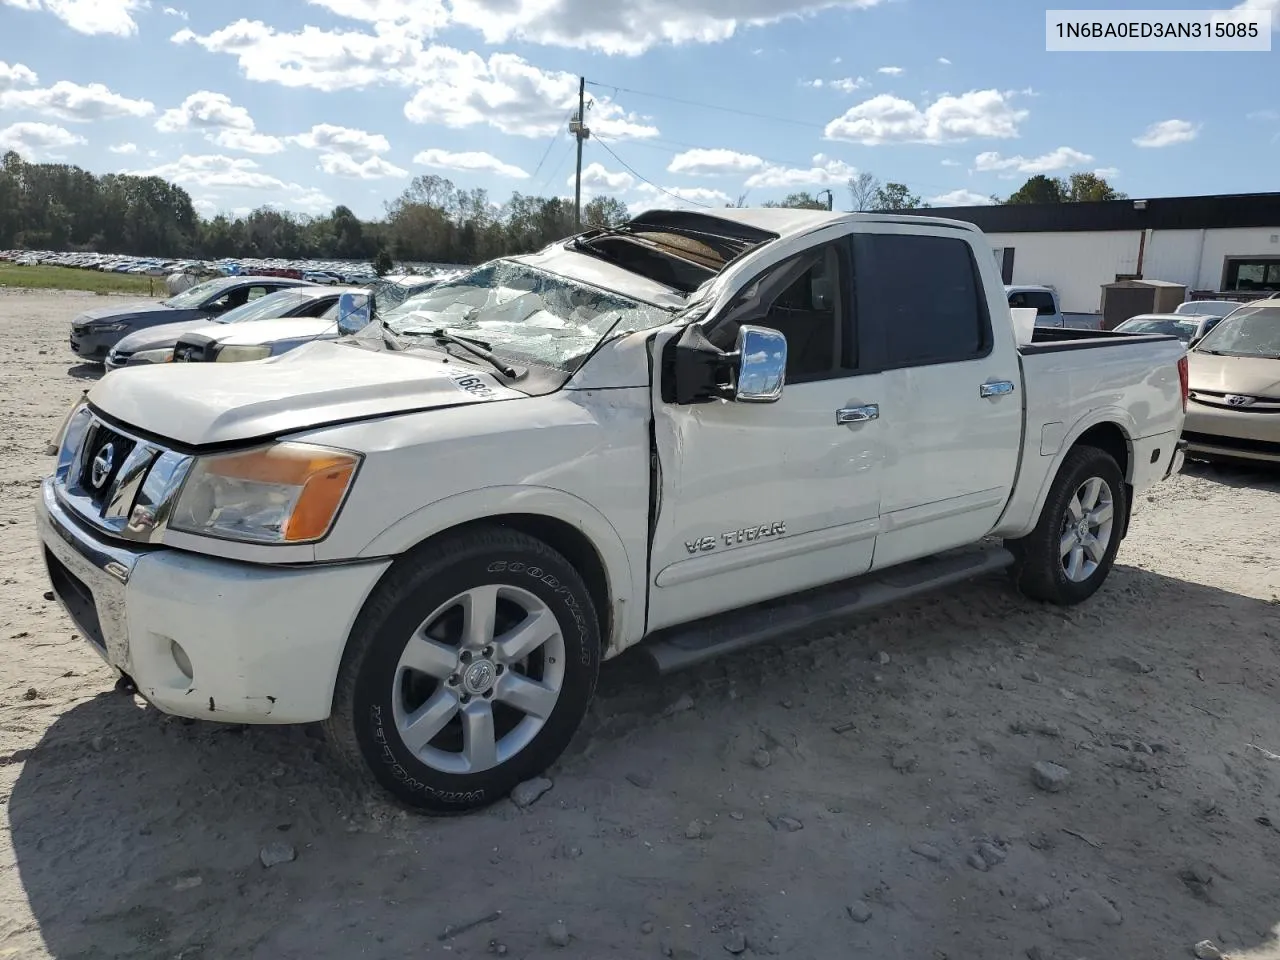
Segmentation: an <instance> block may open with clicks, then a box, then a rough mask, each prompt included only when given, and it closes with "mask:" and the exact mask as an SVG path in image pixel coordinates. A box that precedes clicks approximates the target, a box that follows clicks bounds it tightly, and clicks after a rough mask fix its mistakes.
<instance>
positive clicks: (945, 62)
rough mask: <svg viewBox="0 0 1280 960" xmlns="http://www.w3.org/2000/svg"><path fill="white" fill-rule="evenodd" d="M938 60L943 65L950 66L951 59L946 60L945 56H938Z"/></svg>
mask: <svg viewBox="0 0 1280 960" xmlns="http://www.w3.org/2000/svg"><path fill="white" fill-rule="evenodd" d="M938 62H939V63H940V64H942V65H943V66H944V67H949V66H951V61H950V60H948V59H947V58H946V57H939V58H938Z"/></svg>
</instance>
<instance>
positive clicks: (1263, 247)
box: [1015, 225, 1280, 290]
mask: <svg viewBox="0 0 1280 960" xmlns="http://www.w3.org/2000/svg"><path fill="white" fill-rule="evenodd" d="M1204 234H1205V237H1204V252H1203V254H1202V255H1201V257H1200V282H1199V283H1197V284H1196V289H1198V290H1217V289H1218V285H1219V284H1221V283H1222V261H1223V260H1224V259H1225V258H1226V257H1280V225H1277V226H1274V227H1257V228H1254V229H1247V230H1246V229H1238V230H1206V231H1204ZM1015 256H1016V254H1015Z"/></svg>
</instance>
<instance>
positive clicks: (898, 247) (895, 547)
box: [37, 210, 1187, 812]
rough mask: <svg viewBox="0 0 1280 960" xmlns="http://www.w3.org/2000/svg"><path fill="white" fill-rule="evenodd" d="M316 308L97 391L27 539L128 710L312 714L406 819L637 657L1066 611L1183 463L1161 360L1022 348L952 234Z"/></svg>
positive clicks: (541, 730)
mask: <svg viewBox="0 0 1280 960" xmlns="http://www.w3.org/2000/svg"><path fill="white" fill-rule="evenodd" d="M346 310H347V311H348V316H347V317H346V318H345V319H343V323H344V325H345V328H346V329H347V330H348V331H354V330H355V329H356V327H358V326H359V325H360V324H361V323H364V326H363V327H362V328H361V329H359V332H358V333H354V332H353V335H351V336H346V337H344V338H342V339H340V340H336V341H330V342H321V343H314V344H310V345H308V346H305V347H301V348H299V349H297V350H294V351H292V352H290V353H287V354H285V355H283V356H281V357H276V358H272V359H268V360H262V361H255V362H248V363H237V364H215V363H211V364H178V365H168V364H166V365H163V366H161V365H157V366H156V367H154V368H145V369H139V370H138V371H136V372H131V374H132V375H130V376H109V377H106V378H105V379H103V380H102V381H100V382H99V383H98V384H96V385H95V386H94V387H93V388H92V389H91V390H90V391H89V392H88V394H87V396H86V398H85V399H84V400H83V401H82V402H81V403H79V404H78V405H77V406H76V407H75V408H74V409H73V411H72V412H71V413H70V414H69V415H68V418H67V421H66V423H65V425H64V427H63V429H62V431H61V434H60V441H59V445H58V446H59V452H58V454H57V463H56V468H55V471H54V473H53V475H52V476H51V477H50V478H49V479H47V480H46V481H45V482H44V485H43V489H42V493H41V496H40V498H39V501H38V509H37V515H38V524H39V530H40V536H41V540H42V543H43V551H44V557H45V560H46V562H47V565H48V571H49V576H50V578H51V580H52V583H53V587H54V590H55V592H56V593H57V596H58V597H59V599H60V600H61V602H62V604H63V605H64V606H65V608H66V609H67V611H68V612H69V613H70V615H71V617H72V618H73V619H74V621H75V622H76V624H77V625H78V627H79V629H80V630H81V631H82V632H83V633H84V634H85V636H86V637H87V638H88V640H89V641H90V642H91V643H92V645H93V646H94V647H95V648H96V649H97V651H98V652H99V653H100V654H101V655H102V656H103V657H104V658H105V660H106V661H107V662H108V663H109V664H111V665H112V666H114V667H116V668H117V669H118V670H119V671H120V672H121V673H122V674H123V676H122V677H121V680H120V682H121V683H122V684H124V685H125V686H126V688H127V689H136V690H137V692H139V693H140V694H141V695H142V696H143V697H145V698H146V699H147V700H148V701H150V702H151V703H152V704H154V705H155V706H156V707H157V708H159V709H160V710H162V711H164V712H167V713H172V714H178V715H181V716H186V717H195V718H202V719H207V720H214V721H217V720H222V721H234V722H239V723H295V722H308V721H324V723H325V726H326V729H327V733H328V735H329V737H330V739H331V741H332V743H333V745H334V747H335V748H336V749H335V752H336V754H337V755H338V756H339V757H341V758H343V759H345V760H347V761H349V762H350V764H351V765H352V766H353V768H354V769H356V770H357V771H360V772H361V775H362V776H364V777H367V778H370V779H371V780H372V781H374V782H376V783H378V784H381V785H382V786H383V787H384V788H386V789H387V790H389V791H390V792H391V793H392V794H394V795H395V796H397V797H398V798H399V799H400V800H402V801H403V802H405V803H406V804H408V805H410V806H413V807H416V808H419V809H425V810H429V811H435V812H449V811H460V810H464V809H468V808H472V807H477V806H482V805H485V804H487V803H490V802H492V801H494V800H496V799H498V798H500V797H502V796H504V795H505V794H506V793H507V792H508V791H509V790H510V789H511V788H512V787H514V786H515V785H516V784H518V783H519V782H521V781H523V780H525V779H527V778H529V777H532V776H535V775H537V774H538V773H540V772H541V771H542V770H544V769H545V768H546V767H547V766H548V765H549V764H551V763H552V762H553V761H554V760H555V759H556V758H557V757H558V756H559V755H560V753H561V752H562V751H563V750H564V749H565V747H566V746H567V744H568V743H569V741H570V738H571V737H572V736H573V734H574V731H575V729H576V728H577V727H578V725H579V722H580V721H581V719H582V717H583V714H584V712H585V711H586V709H587V706H588V702H589V701H590V699H591V697H592V693H593V691H594V689H595V686H596V680H597V674H598V671H599V669H600V664H601V661H602V660H606V659H609V658H611V657H615V656H617V655H618V654H620V653H622V652H623V651H624V650H626V649H628V648H629V647H633V646H635V645H637V644H643V645H644V649H647V650H648V651H649V652H650V654H651V655H652V658H653V660H654V661H655V662H656V664H657V666H658V667H659V668H660V669H661V670H664V671H665V670H671V669H675V668H677V667H682V666H686V665H688V664H692V663H696V662H698V661H701V660H704V659H706V658H708V657H711V656H714V655H717V654H720V653H724V652H726V651H730V650H734V649H737V648H740V647H744V646H746V645H748V644H752V643H757V642H760V641H766V640H778V639H783V638H786V637H789V636H794V635H796V634H797V633H800V632H803V631H811V630H814V629H817V628H819V627H821V626H824V625H828V624H830V623H833V622H837V621H839V619H840V618H843V617H847V616H849V615H850V614H853V613H856V612H859V611H862V610H865V609H868V608H870V607H873V606H876V605H878V604H883V603H885V602H888V601H891V600H894V599H897V598H902V597H907V596H911V595H914V594H918V593H920V592H922V591H925V590H929V589H932V588H936V587H942V586H945V585H948V584H955V583H958V582H960V581H962V580H964V579H966V578H970V577H973V576H975V575H978V574H982V573H986V572H991V571H996V570H1000V569H1005V568H1007V569H1008V571H1009V572H1010V573H1011V575H1012V578H1013V581H1014V583H1015V584H1016V585H1017V587H1018V588H1020V589H1021V591H1022V592H1023V593H1024V594H1026V595H1027V596H1028V597H1031V598H1034V599H1036V600H1041V601H1047V602H1050V603H1058V604H1073V603H1078V602H1080V601H1083V600H1085V599H1086V598H1088V597H1089V596H1090V595H1091V594H1093V592H1094V591H1095V590H1097V589H1098V588H1099V587H1100V586H1101V584H1102V582H1103V581H1104V579H1105V578H1106V577H1107V574H1108V572H1109V570H1110V569H1111V566H1112V563H1113V561H1114V559H1115V555H1116V550H1117V549H1118V548H1119V546H1120V541H1121V539H1122V538H1123V537H1124V536H1125V533H1126V529H1127V526H1128V523H1129V517H1130V509H1131V505H1132V504H1133V503H1134V502H1135V500H1136V499H1137V497H1136V494H1138V493H1140V492H1141V491H1142V490H1144V489H1145V488H1147V487H1149V486H1150V485H1151V484H1153V483H1155V482H1157V481H1159V480H1161V479H1162V478H1164V477H1166V476H1168V475H1169V474H1170V473H1171V472H1174V471H1176V470H1178V469H1180V466H1181V460H1182V454H1181V449H1180V441H1179V434H1180V431H1181V429H1182V422H1183V417H1184V412H1185V404H1186V396H1187V380H1186V358H1185V351H1184V349H1183V347H1182V345H1181V344H1180V343H1179V342H1178V341H1177V340H1175V339H1174V338H1172V337H1161V336H1123V335H1112V334H1110V333H1100V332H1089V331H1045V330H1042V331H1037V332H1036V335H1035V341H1034V342H1032V343H1029V344H1025V345H1021V346H1020V345H1019V344H1018V342H1017V341H1016V338H1015V334H1014V331H1013V327H1012V322H1011V315H1010V310H1009V306H1008V302H1007V299H1006V297H1005V292H1004V289H1003V287H1002V285H1001V282H1000V277H999V275H998V274H997V273H996V271H995V268H994V265H993V263H992V262H991V255H990V250H989V244H988V242H987V241H986V240H985V238H984V237H983V236H982V234H981V233H980V232H979V231H978V230H977V229H976V228H975V227H974V226H972V225H970V224H966V223H960V222H955V221H949V220H941V219H931V218H913V217H905V216H893V215H864V214H856V215H840V214H832V213H827V212H821V211H808V210H724V211H714V212H698V213H691V212H677V211H651V212H649V213H646V214H644V215H642V216H640V217H638V218H636V219H634V220H632V221H630V222H629V223H628V224H626V225H625V226H623V227H621V228H617V229H612V230H593V231H589V232H587V233H585V234H582V235H580V236H578V237H575V238H572V239H570V240H568V241H564V242H559V243H556V244H553V245H551V246H549V247H548V248H546V249H544V250H543V251H541V252H539V253H537V254H533V255H529V256H520V257H512V258H507V259H501V260H497V261H493V262H491V263H488V264H484V265H482V266H480V267H478V268H476V269H475V270H473V271H471V272H470V273H467V274H464V275H463V276H461V277H459V278H457V279H455V280H453V281H451V282H449V283H446V284H443V285H441V286H440V287H438V288H436V289H434V290H431V291H429V292H427V293H425V294H422V295H419V296H415V297H413V298H411V299H410V300H408V301H406V302H405V303H403V304H400V305H399V306H397V307H396V308H395V309H393V310H391V311H388V312H386V313H385V314H381V315H379V314H378V313H377V312H376V304H375V305H374V311H375V312H374V313H373V315H372V320H371V322H368V321H369V319H370V318H369V317H368V316H367V315H366V313H365V311H362V309H361V307H360V303H359V302H358V301H353V300H352V299H351V298H350V297H348V299H347V300H346ZM353 316H354V318H355V319H354V322H353V319H352V317H353Z"/></svg>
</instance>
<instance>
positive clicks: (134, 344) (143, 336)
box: [116, 317, 217, 353]
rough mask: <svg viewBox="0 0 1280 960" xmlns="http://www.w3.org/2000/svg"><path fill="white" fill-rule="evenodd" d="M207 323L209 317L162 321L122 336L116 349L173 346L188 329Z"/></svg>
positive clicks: (135, 351)
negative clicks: (173, 321)
mask: <svg viewBox="0 0 1280 960" xmlns="http://www.w3.org/2000/svg"><path fill="white" fill-rule="evenodd" d="M206 325H209V321H208V319H207V318H205V317H195V318H193V319H191V320H183V321H182V322H181V323H162V324H160V325H159V326H158V327H144V328H143V329H141V330H136V331H134V332H133V333H131V334H128V335H127V336H125V337H122V338H121V339H120V341H119V342H118V343H116V349H117V350H118V351H120V352H121V353H137V352H138V351H139V350H156V349H159V348H160V347H172V346H173V345H174V344H175V343H177V342H178V338H179V337H181V336H182V335H183V334H184V333H186V332H187V331H188V330H194V329H195V328H197V327H203V326H206ZM214 326H217V325H216V324H215V325H214Z"/></svg>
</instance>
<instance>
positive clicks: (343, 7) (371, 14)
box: [307, 0, 449, 36]
mask: <svg viewBox="0 0 1280 960" xmlns="http://www.w3.org/2000/svg"><path fill="white" fill-rule="evenodd" d="M307 2H308V3H309V4H311V5H312V6H316V7H324V8H325V9H326V10H328V11H330V12H331V13H334V14H337V15H338V16H340V17H347V18H349V19H351V20H362V21H364V22H365V23H372V24H377V25H380V26H383V27H384V28H385V27H387V26H392V27H395V28H397V29H399V30H408V31H412V32H414V33H420V34H424V35H426V36H430V35H432V34H434V33H435V32H436V31H438V30H440V29H442V28H444V27H445V26H447V25H448V23H449V11H448V9H447V8H446V7H445V5H444V3H443V2H441V0H307Z"/></svg>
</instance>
